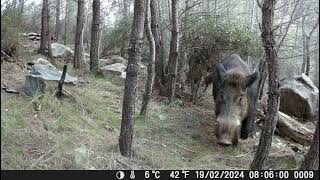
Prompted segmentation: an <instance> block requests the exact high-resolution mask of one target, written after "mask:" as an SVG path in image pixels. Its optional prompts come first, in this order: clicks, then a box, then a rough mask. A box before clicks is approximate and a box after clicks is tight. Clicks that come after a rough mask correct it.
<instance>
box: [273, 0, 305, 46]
mask: <svg viewBox="0 0 320 180" xmlns="http://www.w3.org/2000/svg"><path fill="white" fill-rule="evenodd" d="M299 2H300V0H297V1H296V4H295V5H294V8H293V10H292V13H291V15H290V21H289V23H288V24H287V27H286V31H285V34H284V35H283V37H282V38H281V40H280V42H279V43H278V45H277V47H276V52H278V51H279V49H280V46H281V44H282V43H283V41H284V39H285V38H286V37H287V35H288V31H289V28H290V25H291V23H292V20H293V16H294V13H295V11H296V9H297V7H298V4H299Z"/></svg>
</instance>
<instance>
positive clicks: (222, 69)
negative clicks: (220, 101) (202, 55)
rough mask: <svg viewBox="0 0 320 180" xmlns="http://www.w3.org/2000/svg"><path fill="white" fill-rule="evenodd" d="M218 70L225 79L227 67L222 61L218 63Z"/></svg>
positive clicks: (219, 74)
mask: <svg viewBox="0 0 320 180" xmlns="http://www.w3.org/2000/svg"><path fill="white" fill-rule="evenodd" d="M217 72H218V77H219V79H220V80H223V76H224V75H225V74H226V69H225V68H224V66H223V65H222V64H221V63H219V64H217Z"/></svg>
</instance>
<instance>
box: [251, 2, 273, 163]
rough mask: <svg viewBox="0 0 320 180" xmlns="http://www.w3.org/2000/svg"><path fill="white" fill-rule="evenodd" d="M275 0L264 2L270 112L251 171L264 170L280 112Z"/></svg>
mask: <svg viewBox="0 0 320 180" xmlns="http://www.w3.org/2000/svg"><path fill="white" fill-rule="evenodd" d="M274 6H275V0H264V3H263V6H262V23H261V39H262V42H263V46H264V49H265V54H266V61H267V63H268V75H269V95H268V112H267V115H268V116H267V118H266V121H264V125H263V130H262V133H261V137H260V142H259V147H258V150H257V152H256V154H255V156H254V159H253V162H252V164H251V166H250V169H262V167H263V165H264V163H265V162H266V159H267V156H268V154H269V151H270V147H271V142H272V136H273V134H274V130H275V127H276V124H277V118H278V110H279V81H278V73H279V72H278V71H279V70H278V60H277V53H276V51H275V40H274V35H273V31H272V28H273V15H274Z"/></svg>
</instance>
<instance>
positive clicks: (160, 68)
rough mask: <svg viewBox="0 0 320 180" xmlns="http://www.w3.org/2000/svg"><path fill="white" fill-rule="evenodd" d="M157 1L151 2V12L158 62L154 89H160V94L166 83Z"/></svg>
mask: <svg viewBox="0 0 320 180" xmlns="http://www.w3.org/2000/svg"><path fill="white" fill-rule="evenodd" d="M158 3H159V2H158V1H157V0H151V1H150V10H151V30H152V34H153V37H154V41H155V45H156V60H155V69H156V75H155V84H154V87H155V88H157V89H159V90H160V92H162V91H164V89H163V88H162V87H163V83H164V67H165V66H164V58H163V56H162V53H161V52H162V51H163V49H162V41H161V37H160V32H159V18H160V16H159V13H158V9H159V8H160V7H159V6H158Z"/></svg>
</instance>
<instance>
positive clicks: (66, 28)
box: [63, 0, 69, 45]
mask: <svg viewBox="0 0 320 180" xmlns="http://www.w3.org/2000/svg"><path fill="white" fill-rule="evenodd" d="M68 1H69V0H66V7H65V17H64V36H63V44H64V45H67V32H68V16H69V2H68Z"/></svg>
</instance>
